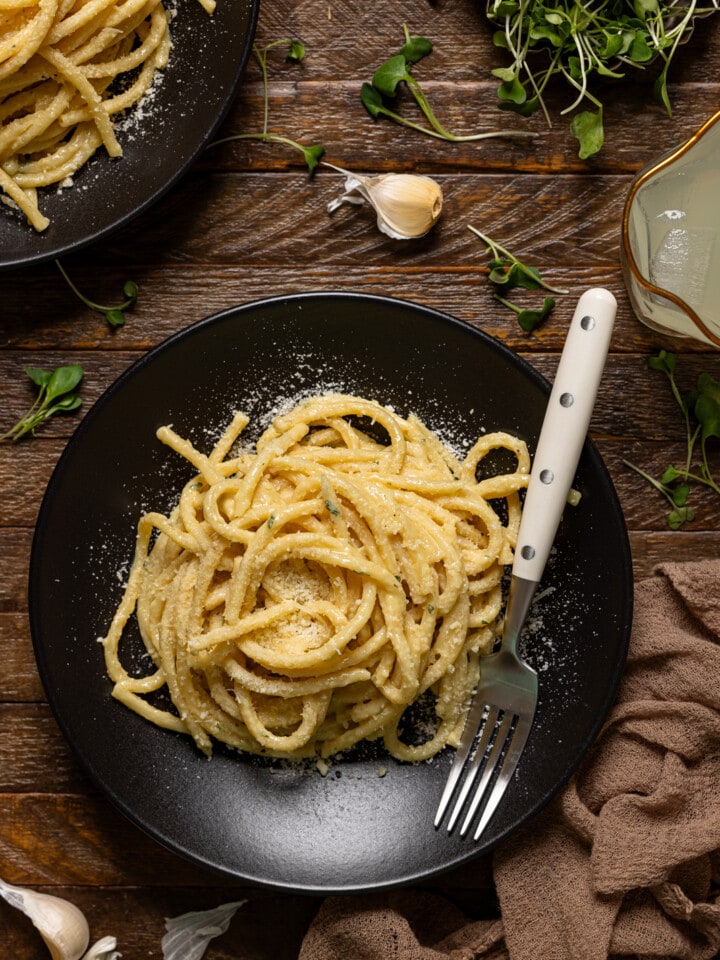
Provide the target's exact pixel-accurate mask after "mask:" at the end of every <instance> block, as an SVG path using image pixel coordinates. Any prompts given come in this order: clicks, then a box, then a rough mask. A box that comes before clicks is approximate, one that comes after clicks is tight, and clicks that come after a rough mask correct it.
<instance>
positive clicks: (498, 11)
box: [490, 0, 519, 17]
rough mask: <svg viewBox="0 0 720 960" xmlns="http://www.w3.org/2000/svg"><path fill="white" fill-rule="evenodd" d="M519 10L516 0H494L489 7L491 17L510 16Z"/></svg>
mask: <svg viewBox="0 0 720 960" xmlns="http://www.w3.org/2000/svg"><path fill="white" fill-rule="evenodd" d="M518 10H519V4H518V2H517V0H495V3H493V5H492V7H491V8H490V14H491V16H493V17H512V16H513V15H514V14H516V13H517V12H518Z"/></svg>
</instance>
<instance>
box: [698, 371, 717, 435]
mask: <svg viewBox="0 0 720 960" xmlns="http://www.w3.org/2000/svg"><path fill="white" fill-rule="evenodd" d="M697 388H698V395H697V399H696V400H695V409H694V413H695V416H696V417H697V420H698V423H699V424H700V426H701V427H702V439H703V441H705V440H707V439H709V438H710V437H717V438H720V383H718V381H717V380H715V379H713V377H711V376H710V374H709V373H701V374H700V376H699V377H698V381H697Z"/></svg>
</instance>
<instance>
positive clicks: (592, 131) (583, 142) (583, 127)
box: [570, 110, 605, 160]
mask: <svg viewBox="0 0 720 960" xmlns="http://www.w3.org/2000/svg"><path fill="white" fill-rule="evenodd" d="M570 132H571V133H572V135H573V136H574V137H575V138H576V139H577V140H578V141H579V143H580V149H579V151H578V156H579V157H580V159H581V160H586V159H587V158H588V157H591V156H593V155H594V154H596V153H597V152H598V151H599V150H600V148H601V147H602V145H603V142H604V140H605V133H604V131H603V120H602V110H598V112H597V113H593V112H592V111H591V110H584V111H583V112H582V113H578V114H576V115H575V116H574V117H573V119H572V123H571V124H570Z"/></svg>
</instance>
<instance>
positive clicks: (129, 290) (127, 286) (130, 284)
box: [123, 280, 139, 310]
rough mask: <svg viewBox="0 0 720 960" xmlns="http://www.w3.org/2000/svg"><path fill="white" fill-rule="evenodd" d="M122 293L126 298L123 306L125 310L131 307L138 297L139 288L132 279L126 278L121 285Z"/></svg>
mask: <svg viewBox="0 0 720 960" xmlns="http://www.w3.org/2000/svg"><path fill="white" fill-rule="evenodd" d="M123 293H124V294H125V296H126V297H127V299H128V301H129V302H128V303H126V304H125V306H124V307H123V309H124V310H127V308H128V307H131V306H132V305H133V304H134V303H135V301H136V300H137V298H138V293H139V288H138V285H137V284H136V283H135V281H134V280H126V281H125V283H124V285H123Z"/></svg>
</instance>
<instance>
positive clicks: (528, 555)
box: [520, 547, 535, 560]
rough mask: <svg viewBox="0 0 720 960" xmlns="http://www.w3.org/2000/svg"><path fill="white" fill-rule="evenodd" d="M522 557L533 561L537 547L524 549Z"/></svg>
mask: <svg viewBox="0 0 720 960" xmlns="http://www.w3.org/2000/svg"><path fill="white" fill-rule="evenodd" d="M520 556H521V557H522V558H523V560H532V558H533V557H534V556H535V547H523V548H522V550H521V551H520Z"/></svg>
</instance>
